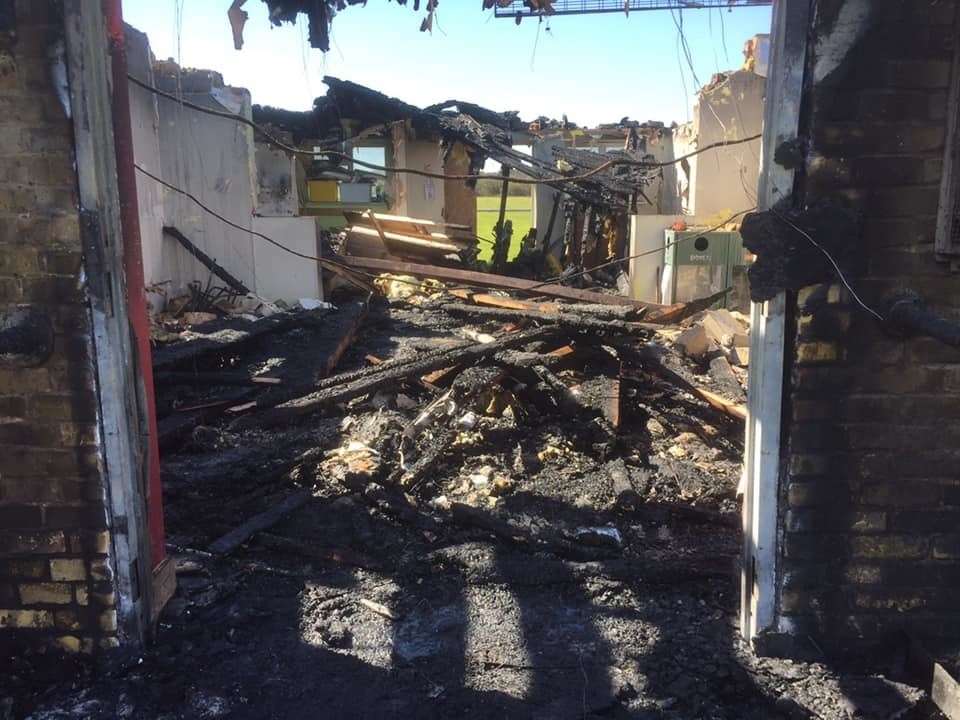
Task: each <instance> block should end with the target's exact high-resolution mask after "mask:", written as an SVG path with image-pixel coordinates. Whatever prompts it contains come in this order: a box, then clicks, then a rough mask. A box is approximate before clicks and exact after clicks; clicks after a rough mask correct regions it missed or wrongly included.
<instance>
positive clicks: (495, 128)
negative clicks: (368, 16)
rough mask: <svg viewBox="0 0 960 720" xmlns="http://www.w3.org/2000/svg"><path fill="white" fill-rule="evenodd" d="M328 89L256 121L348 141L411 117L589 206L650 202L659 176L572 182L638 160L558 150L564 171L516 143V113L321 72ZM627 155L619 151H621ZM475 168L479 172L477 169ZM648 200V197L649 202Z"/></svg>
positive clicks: (261, 111)
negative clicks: (403, 93)
mask: <svg viewBox="0 0 960 720" xmlns="http://www.w3.org/2000/svg"><path fill="white" fill-rule="evenodd" d="M323 80H324V82H325V83H326V84H327V86H328V88H329V90H328V92H327V94H326V95H325V96H323V97H319V98H317V99H316V100H315V101H314V107H313V111H308V112H300V113H298V112H291V111H287V110H278V109H276V108H270V107H261V106H259V105H256V106H254V108H253V113H254V120H255V121H257V122H258V123H267V124H270V125H273V126H276V127H280V128H283V129H284V130H288V131H290V132H292V133H293V134H294V136H295V139H297V140H298V141H299V140H303V139H307V138H310V139H321V140H326V139H330V140H333V141H336V140H339V141H343V140H347V139H348V138H347V137H345V136H344V132H345V130H346V128H345V126H346V125H349V132H350V133H351V134H352V135H356V134H358V133H368V134H369V133H370V132H371V131H372V132H373V133H376V132H377V131H378V130H379V131H380V132H386V127H387V126H388V125H389V124H391V123H395V122H400V121H403V122H408V123H409V124H410V126H411V127H412V128H413V130H414V131H415V132H417V133H418V134H419V135H423V136H436V137H438V138H439V139H440V140H441V142H443V143H444V145H445V146H447V147H452V145H453V143H454V142H461V143H463V144H464V145H466V146H467V147H468V148H470V150H471V155H472V157H473V162H472V163H471V165H472V167H473V168H474V169H475V170H476V169H479V168H480V167H482V166H483V163H484V161H485V160H486V159H487V158H491V159H493V160H495V161H497V162H499V163H500V164H501V165H504V166H506V167H508V168H510V169H511V170H512V171H515V172H517V173H520V174H522V175H525V176H527V177H531V178H535V179H538V180H543V181H546V182H547V184H549V185H550V186H552V187H555V188H557V189H558V190H561V191H562V192H564V193H566V194H568V195H570V196H571V197H573V198H575V199H577V200H579V201H581V202H583V203H585V204H588V205H596V206H602V207H608V208H611V209H617V210H626V209H627V208H629V207H630V206H631V203H632V202H633V198H634V195H640V196H641V197H643V198H644V199H645V200H647V198H646V196H645V195H644V194H643V187H644V186H646V185H649V184H650V182H652V181H653V179H654V177H655V176H656V172H655V171H651V170H649V169H644V168H638V167H636V166H632V167H631V166H626V165H622V166H616V167H613V168H608V169H605V170H603V171H601V172H598V173H596V174H595V175H593V176H591V177H589V178H586V179H582V180H567V179H566V178H565V175H581V174H583V173H584V172H588V171H591V170H595V169H596V168H597V167H598V166H599V165H600V164H601V163H603V162H606V161H607V160H610V159H614V158H616V159H623V160H636V158H635V157H633V156H631V155H629V154H627V153H619V154H615V155H611V154H606V155H598V154H597V153H592V152H589V151H582V150H566V149H558V150H559V151H558V152H557V157H558V159H563V160H565V161H566V163H567V166H568V168H572V170H571V169H568V170H567V172H561V171H560V170H558V168H557V165H556V164H554V163H550V162H546V161H544V160H540V159H537V158H534V157H532V156H531V155H528V154H526V153H522V152H519V151H518V150H515V149H514V148H513V135H512V133H513V132H519V131H524V130H525V129H526V128H527V127H528V124H527V123H525V122H523V121H522V120H521V119H520V118H519V117H518V116H517V113H515V112H506V113H499V112H496V111H494V110H490V109H488V108H484V107H481V106H479V105H476V104H473V103H466V102H462V101H454V100H450V101H447V102H444V103H439V104H437V105H431V106H430V107H427V108H419V107H417V106H415V105H411V104H409V103H406V102H404V101H402V100H399V99H397V98H393V97H390V96H388V95H385V94H384V93H381V92H378V91H376V90H373V89H371V88H368V87H365V86H363V85H359V84H357V83H354V82H350V81H348V80H340V79H338V78H334V77H329V76H328V77H324V79H323ZM621 156H622V157H621ZM475 170H474V172H475ZM647 202H649V200H647Z"/></svg>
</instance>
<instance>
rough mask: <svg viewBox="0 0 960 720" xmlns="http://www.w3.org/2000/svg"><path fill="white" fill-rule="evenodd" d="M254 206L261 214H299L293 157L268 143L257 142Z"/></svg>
mask: <svg viewBox="0 0 960 720" xmlns="http://www.w3.org/2000/svg"><path fill="white" fill-rule="evenodd" d="M255 152H256V155H255V167H256V172H257V174H256V203H257V204H256V208H255V211H254V212H255V214H256V215H262V216H264V217H294V216H296V215H299V214H300V196H299V193H298V191H297V161H296V159H295V158H293V157H291V156H290V155H288V154H287V153H285V152H284V151H283V150H279V149H277V148H275V147H273V146H272V145H267V144H265V143H259V142H258V143H257V145H256V151H255Z"/></svg>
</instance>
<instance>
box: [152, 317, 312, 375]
mask: <svg viewBox="0 0 960 720" xmlns="http://www.w3.org/2000/svg"><path fill="white" fill-rule="evenodd" d="M317 312H318V311H314V310H310V311H307V312H303V313H282V314H279V315H271V316H270V317H265V318H259V319H257V320H247V319H245V318H241V317H234V318H226V319H223V320H214V321H212V322H209V323H203V324H202V325H197V326H195V327H194V328H192V330H191V331H192V333H193V334H194V339H192V340H183V341H180V342H175V343H171V344H169V345H164V346H163V347H159V348H156V349H155V350H154V351H153V369H154V370H159V369H161V368H170V367H174V366H176V365H178V364H180V363H184V362H187V361H191V360H195V359H197V358H199V357H203V356H205V355H210V354H213V353H219V352H223V351H225V350H230V349H233V348H235V347H238V346H240V345H242V344H244V343H247V342H249V341H251V340H253V339H255V338H258V337H261V336H263V335H268V334H270V333H275V332H281V331H283V330H288V329H290V328H292V327H295V326H296V325H297V324H299V323H301V322H303V320H304V318H305V317H316V318H319V317H321V316H322V314H321V315H318V314H316V313H317ZM320 312H321V313H325V312H326V311H320Z"/></svg>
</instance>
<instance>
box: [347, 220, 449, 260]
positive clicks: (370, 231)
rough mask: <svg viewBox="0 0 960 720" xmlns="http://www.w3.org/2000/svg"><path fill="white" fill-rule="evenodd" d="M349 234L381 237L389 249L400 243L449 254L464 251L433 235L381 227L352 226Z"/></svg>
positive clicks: (348, 230)
mask: <svg viewBox="0 0 960 720" xmlns="http://www.w3.org/2000/svg"><path fill="white" fill-rule="evenodd" d="M347 233H350V234H355V235H363V236H364V237H379V238H380V240H381V242H383V244H384V245H385V246H386V247H387V248H388V249H389V248H390V247H391V246H395V245H394V244H395V243H400V244H401V245H413V246H415V247H418V248H424V249H426V250H434V251H436V252H447V253H455V252H459V251H460V250H462V249H463V248H462V247H461V246H460V245H454V244H453V243H450V242H445V241H444V240H438V239H435V238H434V236H432V235H431V237H430V238H425V237H417V236H414V235H403V234H401V233H398V232H390V231H387V230H383V229H382V228H381V227H380V226H379V225H378V226H377V227H375V228H368V227H364V226H363V225H351V226H350V227H349V228H347Z"/></svg>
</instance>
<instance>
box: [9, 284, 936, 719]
mask: <svg viewBox="0 0 960 720" xmlns="http://www.w3.org/2000/svg"><path fill="white" fill-rule="evenodd" d="M344 307H345V306H344V305H343V304H341V310H340V311H338V312H341V311H343V309H344ZM324 317H326V318H328V319H327V320H324ZM333 317H334V315H332V314H328V315H326V316H323V315H322V314H321V315H320V316H319V317H318V316H317V315H316V314H306V315H304V317H303V318H302V321H297V322H292V323H286V324H284V325H283V326H282V327H281V329H279V330H277V331H275V332H272V333H270V334H268V335H263V336H260V337H257V338H254V339H252V340H250V341H249V342H247V343H246V344H243V345H241V346H237V347H233V346H231V347H230V348H228V349H225V350H223V351H218V352H215V353H212V354H207V355H206V356H205V358H204V359H202V360H196V359H195V360H190V361H188V365H189V367H188V370H187V371H190V372H195V373H197V377H198V378H199V377H204V378H209V377H210V376H209V375H205V373H208V372H210V371H217V372H223V371H224V370H225V369H226V370H228V371H230V372H235V373H236V372H239V373H247V374H251V375H259V376H269V377H273V378H279V379H281V381H282V384H280V385H276V386H271V387H268V388H267V389H266V390H265V391H262V394H261V396H260V397H261V399H260V404H261V407H259V408H253V409H250V408H247V412H245V413H243V414H240V417H232V416H230V414H229V413H219V414H218V415H217V416H216V417H212V416H211V415H210V414H209V413H207V414H205V415H203V416H202V418H201V417H200V416H197V418H198V419H200V420H202V423H203V424H199V425H196V426H195V427H193V428H192V429H191V430H190V431H189V433H188V434H186V435H181V436H179V438H178V439H176V440H175V441H172V447H171V449H169V450H168V451H167V452H166V453H165V455H164V460H163V479H164V502H165V512H166V518H167V533H168V543H169V545H168V550H169V552H170V553H171V555H173V556H174V557H175V558H176V562H177V569H178V572H177V580H178V591H177V594H176V596H175V597H174V598H173V600H172V601H171V602H170V603H169V605H168V606H167V608H166V609H165V611H164V613H163V616H162V618H161V622H160V626H159V629H158V632H157V638H156V643H155V644H154V645H152V646H151V647H150V648H149V650H147V651H146V652H145V654H143V655H142V657H140V658H137V659H135V660H133V661H131V662H128V663H125V664H123V665H122V666H117V667H115V668H114V669H110V670H107V671H100V672H97V673H94V674H90V675H88V676H86V677H84V678H83V679H82V680H80V681H78V682H76V684H73V685H70V686H63V685H59V686H53V687H52V688H49V689H43V690H42V691H41V690H40V689H37V688H35V684H34V685H33V686H31V681H30V680H29V679H28V678H27V677H26V676H25V673H26V672H27V668H28V663H27V661H24V664H23V665H21V666H18V667H17V668H15V669H14V671H13V681H14V683H16V682H19V683H20V684H21V685H20V687H21V690H24V689H25V688H27V687H34V688H35V690H34V694H33V695H31V696H29V697H28V698H27V699H26V700H24V702H23V705H22V707H23V708H25V709H27V710H30V712H31V716H32V717H34V718H37V719H38V720H39V719H41V718H42V719H44V720H47V719H53V718H81V717H82V718H99V717H103V718H168V719H170V720H172V719H173V718H218V717H222V718H318V717H326V718H453V717H464V718H478V719H479V718H491V719H492V718H544V719H547V718H550V719H553V718H678V719H679V718H738V719H739V718H780V717H784V718H794V717H817V718H848V717H864V718H874V717H875V718H892V717H934V715H932V714H931V712H930V711H929V709H928V708H927V706H926V705H924V704H923V703H922V702H921V701H922V699H923V698H922V695H921V693H919V692H918V691H916V690H913V689H912V688H909V687H907V686H905V685H900V684H897V683H895V682H892V681H889V680H886V679H884V678H883V677H882V676H880V675H870V674H864V675H845V674H838V673H836V672H834V671H832V670H830V669H829V668H828V667H827V665H825V664H819V663H794V662H790V661H781V660H769V659H765V660H761V659H757V658H755V657H753V656H752V655H750V654H749V653H748V652H747V651H746V649H745V648H743V647H742V646H741V644H740V642H739V640H738V632H737V628H736V618H737V605H738V596H739V568H738V565H737V564H738V560H739V554H740V533H739V509H738V502H737V500H736V485H737V481H738V478H739V472H740V457H741V454H742V445H741V442H742V441H741V436H742V424H738V423H737V421H736V420H735V419H732V418H730V417H728V416H726V415H724V414H723V413H720V412H718V411H717V410H715V409H713V408H712V407H710V406H709V405H707V404H706V403H703V402H701V401H699V400H698V399H696V398H695V397H694V396H692V395H689V394H688V393H686V392H684V391H683V390H682V389H681V388H678V387H677V386H676V385H675V384H671V383H670V382H667V381H665V380H663V379H661V377H660V376H657V375H656V374H654V373H649V372H646V371H645V369H644V368H645V367H647V366H648V365H649V364H648V363H645V361H644V360H643V358H644V357H647V358H648V359H649V357H650V353H652V352H654V351H655V350H656V352H657V358H658V359H657V362H658V363H661V364H662V365H663V366H668V367H671V368H673V369H674V370H675V371H676V372H679V373H680V374H681V375H683V376H685V377H689V378H690V379H693V380H696V381H697V382H698V383H699V384H700V385H707V386H709V385H710V383H711V380H710V378H709V377H708V376H707V375H705V374H702V375H700V376H699V377H698V376H697V375H695V373H700V372H704V371H703V369H702V368H697V367H696V366H695V365H694V364H693V363H690V362H689V361H687V360H684V359H682V358H680V357H679V356H678V355H675V354H673V353H672V351H671V350H670V349H669V344H668V343H665V342H662V343H661V342H658V341H657V339H656V338H655V337H654V335H653V334H652V333H643V334H640V335H634V336H632V337H626V338H625V337H623V336H620V337H611V336H610V335H609V334H608V335H605V334H604V333H597V332H582V331H579V330H576V329H573V330H563V331H559V332H558V333H556V334H554V335H549V336H544V337H541V338H540V339H537V340H535V341H532V342H530V343H527V344H525V345H522V346H520V347H516V348H512V349H509V350H504V351H502V352H500V353H499V354H496V355H493V356H488V357H485V358H480V359H475V360H473V361H471V362H470V363H467V364H465V365H464V366H462V367H458V368H457V369H455V370H454V371H451V372H448V373H439V374H435V375H434V376H433V377H431V378H429V379H428V380H423V379H421V378H420V376H419V375H417V376H413V377H408V378H406V379H403V380H392V381H389V382H384V383H382V384H380V385H378V386H377V387H376V388H375V389H374V390H373V391H371V392H369V393H365V394H361V395H359V396H357V397H354V398H352V399H349V400H345V401H343V402H341V403H337V404H331V405H327V406H325V407H324V409H323V411H322V412H319V413H308V414H298V415H297V416H296V417H295V418H294V419H292V420H291V419H290V418H286V419H284V418H283V417H282V416H279V417H280V419H279V420H277V417H278V416H277V409H278V407H279V408H282V407H283V405H279V406H278V405H277V402H279V401H281V400H283V399H284V398H287V397H288V396H290V395H297V393H296V392H288V391H289V390H290V389H291V388H303V387H306V386H314V385H316V384H317V383H318V382H320V378H321V377H322V376H323V375H324V374H325V372H326V370H325V367H326V366H325V363H326V362H327V358H328V357H329V353H330V346H331V343H335V338H334V339H331V337H330V335H331V333H330V330H329V325H330V323H331V322H334V320H333ZM519 325H520V324H516V323H513V324H511V323H509V322H508V323H507V324H506V325H505V323H504V321H503V320H491V319H490V318H480V319H479V320H476V321H470V319H469V318H465V317H464V316H463V315H462V314H456V313H450V312H447V311H446V310H443V309H441V308H440V307H438V306H436V304H431V303H430V302H429V301H425V303H424V304H422V305H420V306H418V305H416V304H411V303H409V302H399V303H393V304H392V305H387V304H385V303H379V304H377V303H374V304H372V305H371V307H370V311H369V315H368V316H367V317H366V319H365V321H364V322H363V323H362V325H361V326H360V329H359V332H358V335H357V337H356V339H355V340H354V342H353V343H352V344H351V345H350V347H349V349H348V350H347V351H346V354H345V355H344V356H343V357H342V358H341V359H340V362H339V364H338V368H337V372H338V373H349V372H352V371H357V375H358V376H359V377H361V378H362V377H363V376H364V374H365V373H367V374H371V373H372V374H373V375H374V376H375V374H376V372H377V371H378V370H377V367H378V366H376V365H374V364H373V363H375V362H378V361H388V363H387V364H385V365H383V366H382V367H383V368H388V367H390V365H389V361H393V362H403V361H415V360H417V359H418V358H423V357H427V356H429V353H431V352H436V351H437V348H438V347H453V346H455V345H457V344H458V343H461V344H462V343H465V337H464V335H465V333H464V329H465V328H466V327H468V326H469V327H470V328H472V330H473V333H466V336H467V337H468V338H472V339H473V340H478V339H479V340H490V339H492V337H494V336H495V337H498V338H499V337H503V336H505V335H507V334H509V333H510V332H514V333H516V332H530V330H531V328H530V327H529V326H527V327H526V328H521V327H519ZM477 333H488V334H489V335H491V338H484V337H483V336H480V335H477ZM565 348H569V350H564V349H565ZM557 350H560V352H554V351H557ZM571 351H572V352H571ZM551 352H552V355H551V357H550V359H549V360H545V359H544V357H545V356H546V355H548V354H550V353H551ZM546 365H549V367H548V368H547V372H546V374H545V373H544V372H543V368H544V367H545V366H546ZM180 368H181V370H183V366H182V365H181V366H180ZM368 368H372V369H369V370H368ZM617 378H620V382H619V385H620V388H619V396H620V398H621V404H620V408H619V412H614V413H613V414H612V415H611V411H610V404H609V401H610V399H611V397H612V396H614V395H615V394H616V393H617V391H616V384H615V383H613V382H612V381H614V380H616V379H617ZM557 380H559V381H560V382H561V383H562V385H563V387H564V388H567V389H569V390H570V392H569V394H568V393H566V392H565V391H564V390H563V388H560V387H557V386H556V384H555V381H557ZM551 383H554V384H551ZM261 390H262V389H261ZM714 390H715V391H716V392H717V393H719V394H723V393H724V392H725V390H724V388H723V387H722V386H720V385H718V386H715V387H714ZM728 390H729V388H728ZM284 392H286V393H287V394H286V395H284V394H283V393H284ZM231 393H232V394H231ZM612 394H613V395H612ZM734 394H736V392H735V391H734ZM224 397H229V398H231V399H232V402H234V403H243V402H247V401H250V395H249V393H248V391H247V390H246V389H240V390H238V388H237V387H236V386H220V385H217V384H216V383H211V382H209V381H207V380H204V381H197V382H183V381H182V380H178V379H176V377H175V378H174V379H173V380H172V381H171V380H170V378H169V377H168V379H167V381H166V382H165V383H164V384H162V386H161V389H160V398H159V399H160V403H159V405H160V407H161V408H164V411H165V412H167V413H169V414H170V416H171V417H173V416H174V415H175V414H176V413H178V412H180V414H181V415H183V414H184V413H183V412H182V411H183V409H184V408H189V407H198V406H206V407H207V408H208V409H209V406H210V405H211V404H213V402H214V401H215V400H218V399H222V398H224ZM264 397H267V398H270V397H273V398H275V400H274V401H271V402H264V400H263V398H264ZM729 399H731V400H737V399H738V398H736V397H729ZM218 407H219V406H218ZM426 408H433V411H434V412H433V414H431V415H429V416H428V417H427V419H426V420H423V415H424V414H425V413H424V410H425V409H426ZM604 408H606V409H607V413H606V415H605V414H604V412H603V409H604ZM271 413H272V415H271ZM268 416H269V417H273V418H274V421H272V422H269V423H266V422H263V421H262V418H264V417H268ZM418 419H420V421H421V422H420V423H419V424H418V423H417V420H418ZM194 424H195V423H194ZM617 426H618V427H617ZM304 490H308V491H309V493H308V494H307V495H305V496H304V497H305V498H306V499H305V501H304V502H303V503H302V504H300V505H299V507H297V508H296V509H295V510H293V511H292V512H290V513H289V514H287V515H286V516H285V517H284V518H283V519H281V520H280V521H279V522H277V523H276V524H274V525H272V526H271V527H269V528H268V529H266V530H262V531H260V532H257V533H254V534H253V535H251V536H250V537H249V538H248V539H247V540H246V541H245V542H244V543H243V544H241V545H239V546H238V547H236V549H234V550H232V551H231V552H228V553H226V554H214V553H210V552H209V548H210V546H211V544H214V543H215V542H216V541H217V539H218V538H221V537H222V536H224V535H225V534H226V533H228V532H230V531H231V530H233V529H235V528H237V527H238V526H241V525H242V524H243V523H244V522H245V521H247V520H248V519H249V518H251V517H253V516H255V515H257V514H258V513H261V512H263V511H264V510H267V509H269V508H271V507H274V506H276V505H277V504H278V503H279V502H281V501H283V500H284V499H285V498H288V497H291V496H292V495H293V494H295V493H298V492H299V493H303V492H304ZM18 673H19V674H18ZM80 688H82V689H80Z"/></svg>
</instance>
